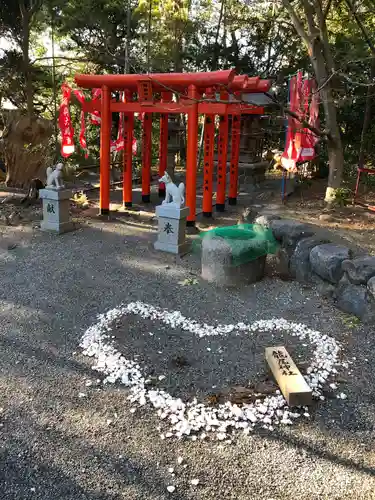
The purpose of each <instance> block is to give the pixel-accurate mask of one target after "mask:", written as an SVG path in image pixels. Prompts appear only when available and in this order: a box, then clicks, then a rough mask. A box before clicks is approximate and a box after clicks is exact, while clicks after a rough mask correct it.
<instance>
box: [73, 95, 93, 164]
mask: <svg viewBox="0 0 375 500" xmlns="http://www.w3.org/2000/svg"><path fill="white" fill-rule="evenodd" d="M73 92H74V95H75V96H76V98H77V99H78V100H79V102H80V103H81V105H82V104H83V103H84V102H85V101H86V97H85V94H84V93H83V92H82V90H74V91H73ZM79 143H80V145H81V148H82V149H83V151H84V152H85V158H88V156H89V153H88V148H87V141H86V122H85V112H84V111H83V109H82V110H81V130H80V132H79Z"/></svg>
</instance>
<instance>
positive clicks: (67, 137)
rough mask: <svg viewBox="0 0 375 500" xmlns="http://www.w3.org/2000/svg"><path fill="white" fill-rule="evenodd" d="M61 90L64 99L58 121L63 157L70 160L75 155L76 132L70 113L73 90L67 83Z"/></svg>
mask: <svg viewBox="0 0 375 500" xmlns="http://www.w3.org/2000/svg"><path fill="white" fill-rule="evenodd" d="M61 90H62V93H63V98H62V101H61V104H60V110H59V119H58V122H59V127H60V131H61V156H63V157H64V158H68V157H69V156H70V155H71V154H72V153H74V138H73V135H74V130H73V126H72V120H71V117H70V111H69V103H70V98H71V94H72V90H71V88H70V87H69V85H67V84H66V83H63V84H62V85H61Z"/></svg>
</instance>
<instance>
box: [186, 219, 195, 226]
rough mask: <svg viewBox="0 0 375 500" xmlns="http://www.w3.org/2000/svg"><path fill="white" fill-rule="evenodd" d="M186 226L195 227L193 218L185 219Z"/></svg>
mask: <svg viewBox="0 0 375 500" xmlns="http://www.w3.org/2000/svg"><path fill="white" fill-rule="evenodd" d="M186 226H187V227H195V220H187V221H186Z"/></svg>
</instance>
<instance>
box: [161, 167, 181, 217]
mask: <svg viewBox="0 0 375 500" xmlns="http://www.w3.org/2000/svg"><path fill="white" fill-rule="evenodd" d="M159 182H164V184H165V199H164V201H163V203H162V204H163V205H166V204H169V203H170V204H172V203H173V205H175V206H176V207H177V208H181V207H182V206H183V205H184V203H185V184H184V183H183V182H181V183H180V184H179V185H178V186H176V184H174V183H173V182H172V179H171V178H170V176H169V174H168V172H165V173H164V175H163V177H161V178H160V179H159Z"/></svg>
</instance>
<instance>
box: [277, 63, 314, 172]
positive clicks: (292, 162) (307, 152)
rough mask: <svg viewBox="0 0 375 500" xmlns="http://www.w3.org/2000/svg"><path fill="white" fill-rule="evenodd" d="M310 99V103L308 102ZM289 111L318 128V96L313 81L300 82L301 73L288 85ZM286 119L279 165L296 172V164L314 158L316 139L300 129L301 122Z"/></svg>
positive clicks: (289, 118)
mask: <svg viewBox="0 0 375 500" xmlns="http://www.w3.org/2000/svg"><path fill="white" fill-rule="evenodd" d="M310 99H311V101H310ZM289 109H290V110H291V111H293V112H294V113H296V114H297V115H298V116H299V118H300V120H308V123H309V125H311V126H314V127H316V128H317V127H318V126H319V96H318V93H317V92H316V84H315V80H313V79H309V80H304V81H303V80H302V72H299V73H298V75H297V77H295V76H294V77H292V78H291V79H290V83H289ZM300 120H296V119H295V118H292V117H291V116H289V117H288V128H287V135H286V144H285V150H284V153H283V155H282V159H281V163H282V165H283V167H284V168H285V169H287V170H289V171H296V170H297V163H305V162H307V161H311V160H313V159H314V158H315V156H316V151H315V144H316V143H317V140H318V137H317V136H316V135H315V134H314V133H313V132H311V130H310V129H308V128H302V125H301V121H300Z"/></svg>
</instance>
